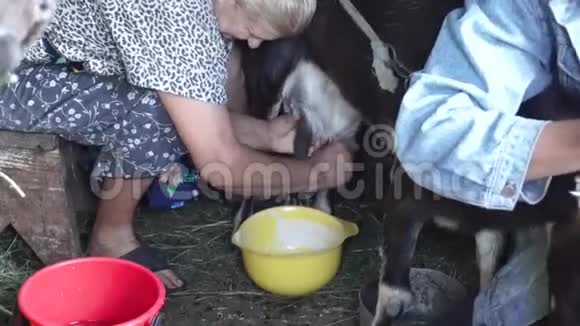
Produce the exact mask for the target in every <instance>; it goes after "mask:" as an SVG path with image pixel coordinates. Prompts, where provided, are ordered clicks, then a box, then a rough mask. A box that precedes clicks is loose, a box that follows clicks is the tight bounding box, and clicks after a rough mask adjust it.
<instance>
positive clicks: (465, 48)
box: [396, 0, 553, 210]
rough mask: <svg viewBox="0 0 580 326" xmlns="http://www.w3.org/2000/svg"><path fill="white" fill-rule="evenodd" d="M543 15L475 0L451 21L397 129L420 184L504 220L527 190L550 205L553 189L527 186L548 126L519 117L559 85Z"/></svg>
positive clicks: (515, 0) (403, 155)
mask: <svg viewBox="0 0 580 326" xmlns="http://www.w3.org/2000/svg"><path fill="white" fill-rule="evenodd" d="M539 6H540V5H539V0H510V1H505V0H467V1H466V3H465V7H464V8H461V9H457V10H455V11H452V12H451V13H450V14H448V16H447V17H446V19H445V20H444V22H443V24H442V27H441V30H440V33H439V35H438V37H437V40H436V42H435V44H434V47H433V49H432V52H431V54H430V56H429V58H428V60H427V62H426V65H425V67H424V68H423V70H422V71H419V72H417V73H415V74H413V75H412V77H411V82H410V87H409V89H408V91H407V93H406V94H405V95H404V97H403V101H402V105H401V109H400V112H399V115H398V117H397V121H396V139H397V156H398V158H399V160H400V161H401V164H402V166H403V168H404V169H405V171H406V172H407V173H408V174H409V176H410V177H411V178H412V179H413V180H414V181H415V182H416V183H417V184H419V185H420V186H422V187H424V188H427V189H429V190H431V191H434V192H436V193H439V194H440V195H442V196H445V197H448V198H452V199H455V200H459V201H462V202H465V203H468V204H473V205H477V206H481V207H485V208H494V209H503V210H511V209H513V207H514V206H515V204H516V203H517V201H518V200H519V199H520V198H521V197H520V194H522V188H525V187H528V188H530V189H531V190H532V191H531V193H532V194H533V193H534V190H533V189H535V190H536V191H535V194H536V195H538V194H539V195H538V196H539V197H543V193H542V192H543V191H545V187H546V186H547V184H548V182H549V179H544V180H540V181H534V182H524V179H525V175H526V171H527V167H528V164H529V160H530V157H531V154H532V152H533V148H534V145H535V143H536V140H537V138H538V135H539V133H540V131H541V130H542V128H543V127H544V126H545V125H546V124H547V123H548V122H547V121H538V120H531V119H525V118H522V117H519V116H516V112H517V110H518V109H519V106H520V105H521V102H522V101H524V100H525V99H527V98H529V97H532V96H533V95H536V94H538V93H539V92H541V91H542V90H543V89H544V88H545V87H547V86H548V84H549V83H550V82H551V78H552V77H551V67H550V62H551V56H552V51H553V44H552V41H551V38H550V33H549V30H548V25H547V19H545V18H544V17H543V16H544V15H547V12H545V11H543V9H541V8H540V7H539ZM542 189H543V190H542ZM544 193H545V192H544ZM525 197H526V196H524V199H525ZM528 198H529V197H528ZM536 200H537V199H536ZM528 201H529V200H528Z"/></svg>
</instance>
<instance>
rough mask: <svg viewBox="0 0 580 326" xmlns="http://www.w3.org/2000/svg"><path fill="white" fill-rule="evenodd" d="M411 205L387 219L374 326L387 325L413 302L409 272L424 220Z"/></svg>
mask: <svg viewBox="0 0 580 326" xmlns="http://www.w3.org/2000/svg"><path fill="white" fill-rule="evenodd" d="M410 204H411V205H406V204H405V203H402V204H401V205H399V207H398V208H396V209H395V210H393V213H392V215H391V216H388V217H386V218H385V221H384V223H383V227H384V243H383V253H382V259H383V264H382V267H381V273H380V278H379V289H378V298H377V306H376V309H375V317H374V320H373V324H372V325H373V326H387V325H390V324H391V321H392V319H396V318H397V317H399V316H400V315H401V314H402V313H403V312H404V311H405V309H406V308H407V307H408V306H409V304H410V303H411V301H412V299H413V295H412V292H411V284H410V283H411V282H410V271H411V262H412V260H413V256H414V255H415V247H416V244H417V238H418V237H419V233H420V232H421V228H422V227H423V223H424V221H423V219H421V218H420V217H418V216H416V214H415V213H414V212H413V209H412V206H413V205H412V203H410Z"/></svg>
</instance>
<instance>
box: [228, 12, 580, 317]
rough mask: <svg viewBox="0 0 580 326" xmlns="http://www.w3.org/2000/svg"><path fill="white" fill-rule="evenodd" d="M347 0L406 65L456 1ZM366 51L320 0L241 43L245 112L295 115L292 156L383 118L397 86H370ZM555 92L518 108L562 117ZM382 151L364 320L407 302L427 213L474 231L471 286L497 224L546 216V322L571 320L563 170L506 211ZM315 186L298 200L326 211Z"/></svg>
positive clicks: (501, 230)
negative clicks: (418, 180) (434, 185)
mask: <svg viewBox="0 0 580 326" xmlns="http://www.w3.org/2000/svg"><path fill="white" fill-rule="evenodd" d="M354 3H355V5H356V6H357V7H358V9H359V11H361V12H362V14H363V16H364V17H365V19H366V20H367V21H369V23H370V24H371V25H374V26H377V27H375V29H376V30H377V33H378V34H379V35H380V36H381V38H383V39H384V40H385V41H388V42H390V43H391V44H394V46H395V49H396V50H397V52H398V57H399V58H401V60H402V61H403V62H404V63H405V64H406V65H407V66H408V67H410V69H411V70H417V69H420V68H421V67H422V65H423V64H424V62H425V61H426V58H427V56H428V54H429V51H430V49H431V47H432V44H433V42H434V40H435V37H436V35H437V33H438V31H439V27H440V24H441V22H442V21H443V18H444V17H445V15H446V14H447V13H448V12H449V11H450V10H451V9H453V8H456V7H458V6H460V5H462V1H381V2H374V1H367V0H360V1H354ZM385 22H387V23H385ZM390 22H397V23H390ZM373 23H374V24H373ZM369 53H370V47H369V43H368V40H367V38H366V36H365V35H364V34H362V32H361V31H360V30H359V29H358V27H357V26H356V25H355V24H354V23H353V21H352V20H351V17H350V16H348V14H347V13H346V12H345V11H344V10H343V8H342V7H341V6H340V4H339V3H337V2H336V1H328V2H326V1H321V2H320V4H319V8H318V11H317V14H316V16H315V18H314V21H313V22H312V24H311V26H310V27H309V28H308V29H307V30H306V31H305V32H304V33H303V34H301V35H299V36H297V37H293V38H288V39H283V40H277V41H273V42H267V43H264V44H262V46H261V47H260V48H258V49H256V50H250V49H248V48H244V49H243V61H242V66H243V70H244V74H245V81H246V88H247V92H248V99H249V108H250V109H251V110H252V112H251V113H252V114H253V115H254V116H256V117H261V118H264V119H267V118H271V117H272V116H275V115H277V114H279V113H281V112H286V113H292V114H300V115H301V116H303V117H305V119H304V122H303V125H301V126H300V129H299V135H298V136H297V140H296V145H297V146H296V148H297V153H296V156H297V157H298V158H305V157H306V155H307V152H308V148H309V145H310V144H311V143H312V142H313V141H319V140H322V141H325V140H329V139H337V138H340V139H352V138H353V137H354V136H355V133H356V131H357V129H358V127H359V126H360V125H365V124H366V125H369V126H371V128H372V126H376V125H390V126H393V121H395V119H396V115H397V113H398V112H397V109H398V107H399V104H400V100H401V97H402V94H403V92H404V89H402V88H399V89H398V90H397V91H396V92H395V93H389V92H386V91H384V90H383V89H381V88H380V87H379V85H378V83H377V79H376V77H375V76H374V75H373V73H372V58H370V56H369ZM560 98H561V97H560V96H559V95H555V94H554V93H552V92H551V90H548V91H547V92H546V93H545V94H542V95H540V96H538V97H537V98H534V99H531V100H529V101H527V102H526V103H525V105H524V106H523V107H522V109H521V111H520V112H521V114H522V115H524V116H528V117H531V118H537V119H564V118H569V117H566V116H565V115H562V114H560V112H555V111H552V110H551V108H559V107H560V108H563V107H564V106H560V103H556V100H557V99H560ZM384 160H385V162H386V163H387V164H386V165H385V166H389V165H390V167H391V169H390V173H385V175H388V177H386V180H384V183H385V189H386V194H387V195H386V197H385V198H383V199H382V201H383V209H384V214H385V218H384V222H383V225H384V244H383V248H382V253H383V255H382V257H383V265H382V268H381V271H380V282H379V290H378V293H379V298H378V301H377V307H376V313H375V320H374V322H373V325H374V326H379V325H390V323H391V321H392V320H394V319H396V318H397V317H399V316H400V315H401V313H402V312H404V310H405V307H406V306H407V305H408V304H409V303H410V302H411V299H412V296H411V292H410V284H409V271H410V268H411V261H412V258H413V256H414V251H415V246H416V242H417V239H418V236H419V233H420V231H421V229H422V226H423V225H424V223H426V222H430V221H432V222H434V223H435V224H437V225H439V226H440V227H444V228H447V229H450V230H452V231H456V232H467V233H468V234H473V235H475V239H476V246H477V252H476V256H477V259H478V265H479V269H480V286H481V287H485V286H486V285H487V284H488V282H489V281H490V279H491V278H492V276H493V273H494V272H495V271H496V270H497V268H498V267H499V266H498V262H499V258H500V254H501V253H502V252H503V250H504V246H505V234H506V233H507V232H509V231H511V230H515V229H518V228H525V227H529V226H533V225H546V226H550V228H548V229H550V230H551V234H552V237H551V242H552V243H551V250H550V254H549V259H548V269H549V274H550V276H551V277H550V286H551V293H552V299H553V302H554V307H553V308H554V311H553V313H552V320H551V322H552V323H551V325H566V326H567V325H580V309H578V308H577V307H578V304H579V303H580V298H578V294H577V291H575V290H576V289H580V284H578V282H579V281H580V277H579V276H578V274H577V272H578V271H580V262H578V263H577V262H576V261H577V259H572V258H573V257H571V255H572V254H574V253H575V250H578V249H580V223H579V217H578V204H577V201H576V199H575V198H574V197H572V196H571V195H570V194H569V191H570V190H572V189H574V186H575V181H574V176H573V175H565V176H558V177H554V178H553V180H552V183H551V185H550V189H549V191H548V193H547V195H546V198H545V199H544V200H543V201H542V202H540V203H539V204H538V205H535V206H532V205H527V204H525V203H520V204H518V205H517V207H516V208H515V210H514V211H511V212H508V211H493V210H486V209H482V208H479V207H475V206H470V205H467V204H463V203H460V202H457V201H453V200H449V199H446V198H443V197H440V196H437V195H435V194H433V193H431V192H429V191H428V190H426V189H422V188H420V187H419V186H418V185H416V184H415V183H414V182H413V181H412V180H411V179H410V178H409V177H408V176H407V175H406V173H405V171H404V170H403V169H402V168H401V167H400V165H399V164H398V162H397V161H396V159H393V156H392V155H387V156H385V157H384ZM417 194H421V196H417ZM315 196H316V200H315V201H314V202H306V203H304V202H302V204H307V205H313V206H315V207H317V208H320V209H323V210H326V211H331V205H330V204H329V201H328V200H327V199H326V198H327V197H326V196H327V194H325V193H321V194H315ZM293 203H300V201H296V200H294V202H293ZM252 205H253V203H252V199H251V198H250V199H246V200H245V201H243V202H242V205H241V207H240V208H239V209H238V211H237V216H236V220H237V221H236V226H237V225H239V223H240V222H241V221H242V220H243V219H244V218H245V217H247V216H249V215H250V214H251V213H253V208H252ZM553 225H554V227H553V228H551V226H553ZM387 262H388V263H387ZM564 263H570V264H571V265H570V266H564Z"/></svg>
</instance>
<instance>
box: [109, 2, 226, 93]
mask: <svg viewBox="0 0 580 326" xmlns="http://www.w3.org/2000/svg"><path fill="white" fill-rule="evenodd" d="M101 6H102V7H101V12H102V13H103V16H104V17H103V18H104V19H105V20H107V23H108V25H109V26H110V27H111V33H112V35H113V38H114V39H115V42H116V43H117V48H118V51H119V55H120V57H121V61H122V62H123V64H124V68H125V71H126V73H127V78H128V81H129V82H130V83H132V84H134V85H136V86H140V87H144V88H150V89H154V90H158V91H164V92H168V93H172V94H175V95H181V96H185V97H189V98H193V99H196V100H200V101H205V102H209V103H216V104H224V103H225V102H226V101H227V96H226V80H227V59H228V54H229V50H228V44H227V42H226V41H225V40H224V39H223V37H222V36H221V34H220V32H219V29H218V24H217V21H216V19H215V17H214V15H213V9H212V1H211V0H163V1H151V0H133V1H126V0H102V1H101Z"/></svg>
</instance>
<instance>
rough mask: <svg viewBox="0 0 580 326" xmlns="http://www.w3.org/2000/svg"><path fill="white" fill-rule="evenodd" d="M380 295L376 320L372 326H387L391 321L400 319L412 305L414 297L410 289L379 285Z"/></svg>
mask: <svg viewBox="0 0 580 326" xmlns="http://www.w3.org/2000/svg"><path fill="white" fill-rule="evenodd" d="M378 292H379V295H378V298H377V306H376V310H375V311H376V312H375V318H374V320H373V325H372V326H386V325H390V324H391V320H395V319H398V318H399V317H401V315H402V314H403V313H404V312H405V310H406V308H407V307H408V306H409V305H410V304H411V301H412V296H411V292H410V291H409V290H408V289H404V288H399V287H394V286H389V285H387V284H384V283H381V284H379V291H378Z"/></svg>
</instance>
